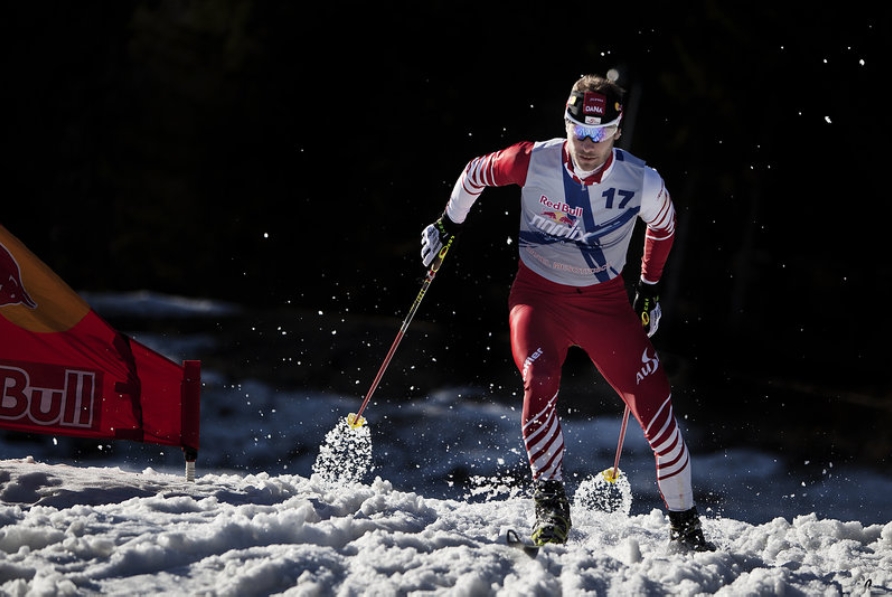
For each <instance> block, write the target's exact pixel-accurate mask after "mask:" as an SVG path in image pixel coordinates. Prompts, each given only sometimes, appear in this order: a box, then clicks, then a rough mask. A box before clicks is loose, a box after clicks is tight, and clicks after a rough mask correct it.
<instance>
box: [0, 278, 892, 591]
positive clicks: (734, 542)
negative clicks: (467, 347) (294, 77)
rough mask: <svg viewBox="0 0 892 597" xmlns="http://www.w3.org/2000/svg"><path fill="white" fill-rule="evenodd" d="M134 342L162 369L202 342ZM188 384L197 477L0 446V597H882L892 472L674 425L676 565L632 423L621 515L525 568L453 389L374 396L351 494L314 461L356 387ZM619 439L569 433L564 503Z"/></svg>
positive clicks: (518, 486) (197, 312) (513, 500)
mask: <svg viewBox="0 0 892 597" xmlns="http://www.w3.org/2000/svg"><path fill="white" fill-rule="evenodd" d="M86 298H88V300H89V301H90V302H91V304H93V306H94V308H96V309H97V311H98V312H100V314H114V315H121V314H125V313H129V314H130V316H132V317H148V318H151V317H158V316H173V315H174V313H175V314H176V316H177V317H186V318H188V317H196V318H200V317H214V316H217V315H219V314H224V313H226V312H227V310H228V309H231V308H232V307H231V306H227V305H221V304H216V303H213V302H208V301H190V300H187V299H179V298H176V297H159V296H155V295H147V294H142V295H119V296H114V295H113V296H92V297H89V296H86ZM124 331H126V330H124ZM395 331H396V330H392V332H391V333H395ZM133 335H134V336H135V337H137V338H138V339H139V340H140V341H141V342H144V343H146V344H147V345H149V346H151V347H153V348H155V349H156V350H158V351H159V352H162V353H163V354H166V355H167V356H169V357H170V358H172V359H173V360H175V361H180V360H183V359H187V358H200V355H201V353H202V352H203V351H205V350H207V348H208V347H209V346H213V344H214V342H215V341H216V339H215V336H214V335H213V334H211V335H208V334H207V333H205V332H202V333H201V334H192V333H190V332H184V333H182V334H175V333H174V334H172V333H169V332H168V333H164V334H158V335H153V334H152V333H134V334H133ZM391 338H392V336H391V335H388V337H387V338H385V339H384V342H385V344H387V343H389V341H390V339H391ZM338 341H340V342H349V341H350V340H349V339H348V338H340V339H338ZM410 349H411V348H410V347H406V348H403V350H410ZM202 379H203V390H202V421H201V451H200V454H199V460H198V462H197V470H196V479H195V481H194V482H190V481H187V480H186V478H185V474H184V470H183V468H184V465H183V458H182V454H181V453H179V452H178V451H177V450H172V449H169V448H166V447H161V446H153V445H144V444H133V443H120V444H119V443H115V444H114V445H109V444H102V443H97V442H93V443H92V445H85V442H83V441H82V440H78V441H74V440H71V439H70V438H64V437H43V438H40V437H36V438H35V437H23V436H21V435H20V434H14V433H10V432H4V433H2V435H0V458H2V459H3V460H2V461H0V525H2V527H0V594H3V595H94V594H95V595H99V594H103V595H132V594H141V595H146V594H165V595H238V596H243V595H274V594H290V595H332V594H338V595H359V594H370V595H409V594H418V595H422V594H423V595H433V594H442V595H556V594H562V593H563V594H574V595H576V594H578V595H585V594H591V595H603V594H608V593H609V594H618V595H626V594H629V595H632V594H634V595H666V594H672V595H697V594H721V595H753V594H772V595H775V594H782V593H785V592H786V593H788V594H808V595H838V594H855V595H868V594H887V593H892V500H889V496H890V495H892V478H889V477H888V476H885V475H883V474H881V473H879V472H876V471H871V470H868V469H866V468H859V467H855V466H853V465H851V464H844V463H832V462H818V461H817V459H816V460H815V461H810V460H809V461H803V462H799V463H788V462H786V461H785V460H784V459H783V458H781V457H780V456H779V455H777V454H772V453H770V452H766V451H761V450H759V449H758V446H753V447H750V448H747V449H739V448H734V449H731V448H729V449H725V450H719V451H715V452H711V453H703V452H698V451H697V448H696V441H695V440H696V437H697V435H698V433H699V432H700V430H698V429H696V428H687V429H686V434H687V435H688V438H689V443H690V444H691V448H692V451H693V453H694V457H695V460H694V466H695V469H694V480H695V489H696V492H697V496H698V501H699V507H700V510H701V513H702V514H703V515H704V526H705V530H706V534H707V535H708V536H709V538H710V539H712V540H713V541H714V542H715V543H717V544H718V546H719V550H718V551H717V552H715V553H707V554H695V555H671V554H668V553H667V552H666V550H665V546H666V539H667V522H666V519H665V516H664V513H663V511H662V509H661V508H660V504H659V501H658V499H657V495H656V486H655V483H654V480H653V457H652V456H651V454H650V452H649V450H648V449H647V446H646V443H645V442H644V439H643V437H642V435H641V433H640V430H638V429H637V428H635V427H634V426H631V425H630V427H629V433H628V435H627V438H626V441H625V446H624V450H623V453H622V459H621V462H620V469H621V470H622V471H623V472H624V473H625V475H626V478H627V479H628V481H629V483H630V486H631V489H632V496H633V500H632V506H631V512H630V513H629V514H628V515H626V514H624V513H604V512H600V511H594V510H590V509H587V508H585V507H583V506H582V505H581V503H579V502H577V503H574V506H573V518H574V528H573V530H572V532H571V535H570V541H569V543H568V544H567V545H566V546H560V547H557V546H555V547H549V548H547V549H545V550H542V551H540V553H539V554H538V555H537V556H536V557H530V556H528V555H527V554H524V553H523V552H521V551H519V550H517V549H513V548H511V547H509V546H507V545H506V544H505V541H504V536H505V531H506V530H507V529H509V528H516V529H518V530H520V531H522V532H525V531H526V530H527V528H528V527H529V524H530V521H531V516H532V508H531V503H530V500H529V499H528V497H527V495H526V488H527V484H528V480H527V476H528V473H527V469H526V465H525V463H524V456H523V452H522V444H521V440H520V435H519V428H518V419H519V416H520V413H519V410H518V407H516V406H514V405H512V404H511V403H510V402H504V401H494V400H489V399H487V397H486V396H485V395H482V393H481V392H480V391H479V390H477V389H474V388H469V387H443V388H441V389H439V390H437V391H434V392H432V393H431V394H430V395H427V396H422V397H419V398H417V399H416V398H413V399H409V400H400V401H396V402H392V401H390V400H387V399H386V396H383V395H382V398H381V399H380V400H377V399H376V400H373V401H372V402H371V403H370V405H369V407H368V409H367V411H366V413H365V414H366V416H367V418H368V420H369V424H368V426H367V427H366V428H364V430H363V432H364V433H366V434H367V440H368V447H369V448H370V450H371V465H370V466H369V467H368V469H367V470H365V471H364V472H363V474H362V475H361V478H360V479H359V480H358V481H355V482H354V481H352V480H349V479H344V478H340V479H338V478H335V477H332V476H331V475H324V474H319V473H318V472H316V471H314V468H316V467H317V465H318V462H319V460H320V454H321V448H323V447H324V446H328V445H329V443H330V441H331V437H332V433H333V432H334V431H335V430H337V428H338V427H339V426H340V425H342V424H343V423H342V422H343V419H344V417H345V416H346V415H347V414H348V413H350V412H352V411H355V410H356V409H357V407H358V406H359V404H360V402H361V398H362V395H363V394H364V392H365V390H366V389H367V386H365V387H359V388H358V389H357V392H356V395H349V396H348V395H344V394H343V393H335V394H332V393H326V392H323V391H319V390H318V389H302V388H300V387H297V388H293V387H292V388H283V387H281V386H280V385H278V384H276V383H273V382H269V381H264V380H262V379H258V378H257V377H251V378H247V379H244V380H239V381H236V382H235V383H234V382H233V380H232V375H231V371H230V372H226V371H222V370H214V369H211V368H208V367H204V368H203V371H202ZM367 383H371V379H369V380H368V382H367ZM682 424H683V425H684V424H685V423H684V422H683V421H682ZM619 427H620V419H619V416H618V415H617V416H603V417H594V418H591V417H572V416H571V417H567V418H566V419H565V423H564V433H565V437H566V440H567V443H568V454H567V458H566V463H567V476H568V477H569V486H570V487H569V488H570V490H571V492H573V491H575V490H576V489H577V488H578V487H579V486H585V484H586V483H585V482H586V481H587V480H588V479H589V478H590V476H591V475H592V474H596V473H598V472H599V471H601V470H603V469H605V468H608V467H610V466H612V464H613V459H614V455H615V451H616V441H617V434H618V432H619ZM355 456H356V458H357V459H361V457H362V454H359V453H358V452H357V454H356V455H355ZM343 457H344V458H348V459H350V457H351V454H350V451H349V450H348V451H346V453H345V455H343ZM353 462H355V461H353ZM791 464H794V465H795V466H791ZM345 466H349V465H345Z"/></svg>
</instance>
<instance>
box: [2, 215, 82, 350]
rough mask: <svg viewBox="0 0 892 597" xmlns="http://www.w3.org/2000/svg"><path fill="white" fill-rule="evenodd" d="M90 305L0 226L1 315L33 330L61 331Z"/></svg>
mask: <svg viewBox="0 0 892 597" xmlns="http://www.w3.org/2000/svg"><path fill="white" fill-rule="evenodd" d="M89 312H90V306H89V305H88V304H87V303H86V302H85V301H84V300H83V299H81V298H80V297H79V296H78V295H77V293H75V292H74V291H73V290H71V288H69V287H68V285H67V284H65V282H63V281H62V280H61V279H60V278H59V277H58V276H56V274H55V273H53V272H52V270H50V269H49V268H48V267H47V266H46V265H44V263H43V262H42V261H40V260H39V259H38V258H37V257H35V256H34V255H33V254H32V253H31V252H30V251H29V250H28V249H27V248H26V247H25V246H24V245H23V244H22V243H21V242H19V240H18V239H17V238H16V237H14V236H13V235H12V234H10V233H9V232H8V231H7V230H6V229H5V228H3V227H2V226H0V317H3V318H5V319H6V320H8V321H9V322H11V323H13V324H15V325H17V326H19V327H21V328H23V329H26V330H28V331H30V332H61V331H65V330H68V329H70V328H72V327H74V326H75V325H76V324H77V323H78V322H79V321H81V320H82V319H83V318H84V316H86V314H87V313H89Z"/></svg>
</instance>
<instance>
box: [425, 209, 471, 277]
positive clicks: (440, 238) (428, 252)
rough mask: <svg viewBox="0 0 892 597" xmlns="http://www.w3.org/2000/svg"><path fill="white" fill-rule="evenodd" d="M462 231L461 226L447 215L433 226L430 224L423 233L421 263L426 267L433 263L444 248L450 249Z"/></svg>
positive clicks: (441, 217)
mask: <svg viewBox="0 0 892 597" xmlns="http://www.w3.org/2000/svg"><path fill="white" fill-rule="evenodd" d="M460 231H461V224H456V223H455V222H453V221H452V220H450V219H449V216H447V215H446V214H445V213H444V214H443V215H442V216H440V218H439V219H438V220H437V221H436V222H434V223H433V224H428V226H427V228H425V229H424V231H423V232H422V233H421V262H422V263H423V264H424V266H425V267H427V266H429V265H430V264H431V263H433V261H434V258H435V257H436V256H437V255H439V254H440V251H441V250H442V249H443V247H447V248H448V247H449V246H450V245H451V244H452V242H453V241H454V240H455V237H456V236H458V233H459V232H460Z"/></svg>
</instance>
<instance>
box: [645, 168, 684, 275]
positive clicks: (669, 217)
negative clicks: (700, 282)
mask: <svg viewBox="0 0 892 597" xmlns="http://www.w3.org/2000/svg"><path fill="white" fill-rule="evenodd" d="M639 216H640V217H641V219H642V220H643V221H644V223H645V224H647V230H646V231H645V234H644V253H643V255H642V257H641V278H642V279H643V280H644V281H645V282H649V283H651V284H655V283H657V282H659V281H660V278H661V277H662V276H663V269H664V268H665V267H666V261H667V260H668V259H669V252H670V251H671V250H672V244H673V242H674V241H675V219H676V218H675V206H674V205H673V203H672V198H671V197H670V196H669V191H668V190H666V183H665V182H664V181H663V178H662V177H661V176H660V175H659V174H658V173H657V171H656V170H654V169H653V168H648V169H647V170H646V171H645V177H644V197H643V198H642V200H641V212H640V214H639Z"/></svg>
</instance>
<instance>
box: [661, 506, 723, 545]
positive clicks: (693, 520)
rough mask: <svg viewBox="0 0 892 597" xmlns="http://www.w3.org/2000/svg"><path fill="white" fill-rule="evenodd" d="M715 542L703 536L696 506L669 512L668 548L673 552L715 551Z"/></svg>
mask: <svg viewBox="0 0 892 597" xmlns="http://www.w3.org/2000/svg"><path fill="white" fill-rule="evenodd" d="M715 549H716V548H715V544H713V543H710V542H709V541H707V540H706V538H705V537H704V536H703V526H702V525H701V524H700V516H699V515H698V514H697V508H691V509H690V510H685V511H684V512H669V550H670V551H671V552H673V553H687V552H690V551H715Z"/></svg>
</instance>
